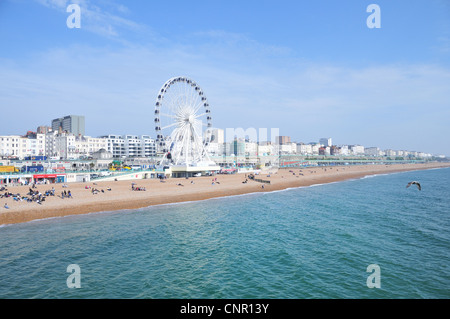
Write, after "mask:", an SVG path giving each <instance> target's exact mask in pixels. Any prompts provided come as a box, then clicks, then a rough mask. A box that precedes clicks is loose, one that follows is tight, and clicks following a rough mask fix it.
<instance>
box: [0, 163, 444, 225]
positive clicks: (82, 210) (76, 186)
mask: <svg viewBox="0 0 450 319" xmlns="http://www.w3.org/2000/svg"><path fill="white" fill-rule="evenodd" d="M439 167H450V164H449V163H427V164H395V165H358V166H356V165H355V166H334V167H315V168H290V169H279V170H277V171H273V172H263V173H261V174H260V175H258V176H256V178H259V179H263V180H266V181H270V184H268V183H261V182H257V181H253V180H250V179H248V178H247V180H248V182H247V183H243V182H244V181H245V180H246V175H245V174H235V175H216V176H212V177H206V176H205V177H196V178H189V179H184V178H178V179H176V178H172V179H167V180H165V182H161V181H159V180H155V179H147V180H144V179H143V180H137V181H136V180H135V181H134V183H136V185H135V187H141V188H145V191H144V190H141V191H135V190H134V191H133V190H132V181H113V182H101V181H98V182H94V181H91V182H89V183H70V184H66V185H67V187H63V185H62V184H50V185H37V186H36V188H35V189H34V191H36V190H38V191H39V192H41V193H45V191H47V190H51V189H52V187H54V188H55V196H48V197H46V199H45V201H44V202H42V204H38V203H36V202H26V201H14V199H13V198H12V197H9V198H0V225H4V224H14V223H22V222H27V221H31V220H36V219H43V218H51V217H60V216H68V215H76V214H86V213H93V212H101V211H116V210H124V209H137V208H142V207H147V206H151V205H158V204H167V203H176V202H185V201H195V200H203V199H208V198H215V197H223V196H231V195H239V194H246V193H254V192H267V191H275V190H281V189H286V188H292V187H300V186H309V185H313V184H323V183H329V182H335V181H342V180H347V179H354V178H361V177H364V176H366V175H374V174H385V173H393V172H401V171H411V170H422V169H430V168H439ZM247 177H248V176H247ZM214 179H216V182H215V183H214V184H212V182H213V180H214ZM407 182H408V181H406V180H405V185H406V183H407ZM178 184H181V185H178ZM262 185H264V188H263V187H262ZM93 188H95V189H97V190H98V193H96V194H93V192H92V189H93ZM108 189H110V190H108ZM69 190H70V191H71V194H72V198H61V192H63V191H66V192H67V191H69ZM102 190H103V192H102ZM28 191H29V186H16V187H9V188H8V192H10V193H13V194H17V193H19V194H20V195H21V196H25V195H26V194H27V193H28ZM4 193H5V192H4V191H3V192H1V194H2V195H3V194H4ZM5 203H6V204H7V205H8V206H9V209H6V208H4V205H5Z"/></svg>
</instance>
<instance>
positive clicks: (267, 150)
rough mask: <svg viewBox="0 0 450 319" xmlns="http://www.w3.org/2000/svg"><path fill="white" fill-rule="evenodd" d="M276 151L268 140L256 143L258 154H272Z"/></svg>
mask: <svg viewBox="0 0 450 319" xmlns="http://www.w3.org/2000/svg"><path fill="white" fill-rule="evenodd" d="M275 152H276V147H275V146H274V145H273V144H272V143H270V142H261V143H259V145H258V155H260V156H265V155H273V154H275Z"/></svg>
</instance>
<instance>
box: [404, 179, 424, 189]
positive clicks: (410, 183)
mask: <svg viewBox="0 0 450 319" xmlns="http://www.w3.org/2000/svg"><path fill="white" fill-rule="evenodd" d="M411 185H417V188H418V189H419V191H420V190H422V187H421V186H420V183H419V182H416V181H413V182H409V183H408V185H406V188H408V187H409V186H411Z"/></svg>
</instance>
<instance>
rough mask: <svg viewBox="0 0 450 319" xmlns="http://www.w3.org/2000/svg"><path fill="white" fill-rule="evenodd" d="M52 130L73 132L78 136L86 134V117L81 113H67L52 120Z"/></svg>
mask: <svg viewBox="0 0 450 319" xmlns="http://www.w3.org/2000/svg"><path fill="white" fill-rule="evenodd" d="M52 131H54V132H60V133H62V132H66V133H72V134H74V135H76V136H80V135H81V136H84V134H85V119H84V116H80V115H67V116H64V117H61V118H57V119H54V120H52Z"/></svg>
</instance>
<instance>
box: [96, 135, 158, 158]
mask: <svg viewBox="0 0 450 319" xmlns="http://www.w3.org/2000/svg"><path fill="white" fill-rule="evenodd" d="M100 138H102V139H104V140H105V141H106V147H105V149H106V150H107V151H108V152H111V153H112V156H113V158H136V157H154V156H156V143H155V140H154V139H153V138H151V137H150V136H149V135H115V134H110V135H104V136H101V137H100Z"/></svg>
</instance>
